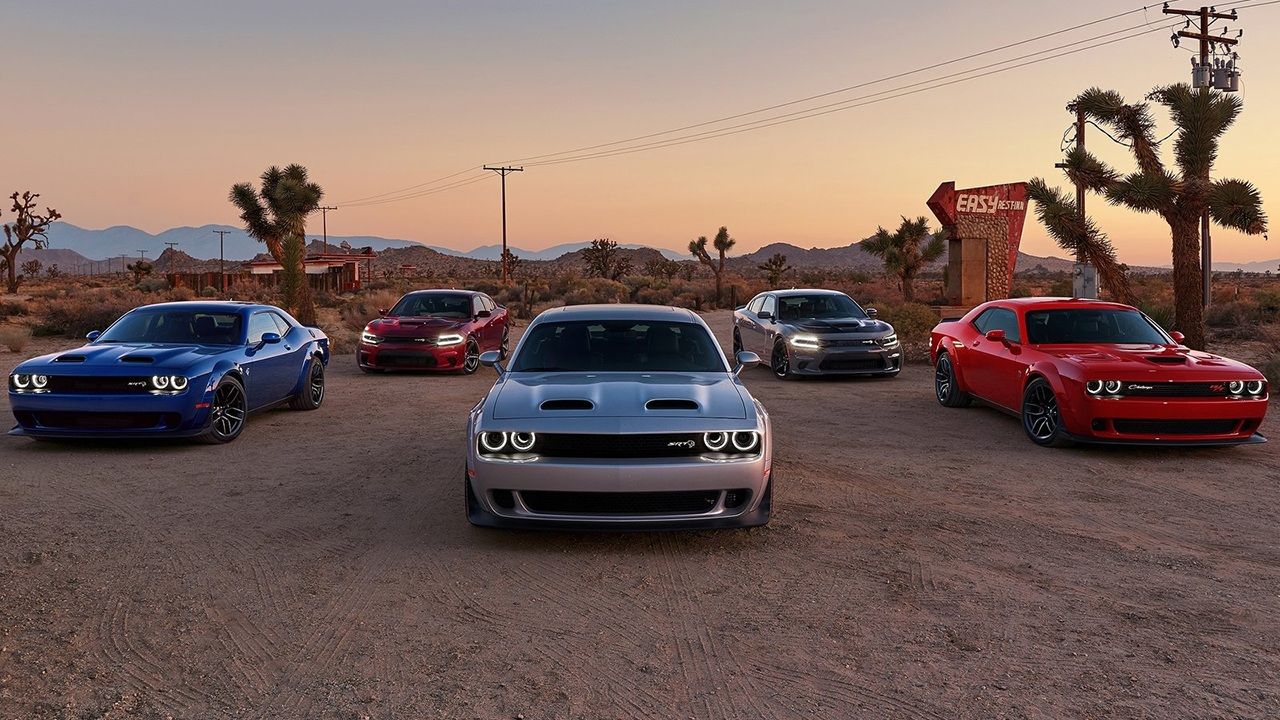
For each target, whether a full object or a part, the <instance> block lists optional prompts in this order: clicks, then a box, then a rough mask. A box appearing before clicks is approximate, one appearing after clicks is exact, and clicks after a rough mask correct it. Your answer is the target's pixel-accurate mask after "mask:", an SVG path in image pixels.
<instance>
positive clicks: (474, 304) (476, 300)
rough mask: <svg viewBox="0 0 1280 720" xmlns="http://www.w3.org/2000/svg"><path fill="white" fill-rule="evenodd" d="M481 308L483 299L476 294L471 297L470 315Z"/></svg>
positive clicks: (482, 307)
mask: <svg viewBox="0 0 1280 720" xmlns="http://www.w3.org/2000/svg"><path fill="white" fill-rule="evenodd" d="M483 309H484V301H483V300H481V299H480V296H479V295H476V296H475V297H473V298H471V315H472V316H474V315H475V314H476V313H478V312H480V311H481V310H483Z"/></svg>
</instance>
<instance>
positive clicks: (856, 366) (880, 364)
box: [818, 357, 884, 372]
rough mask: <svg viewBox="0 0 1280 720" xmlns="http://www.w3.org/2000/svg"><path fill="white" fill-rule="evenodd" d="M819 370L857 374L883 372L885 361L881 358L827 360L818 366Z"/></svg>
mask: <svg viewBox="0 0 1280 720" xmlns="http://www.w3.org/2000/svg"><path fill="white" fill-rule="evenodd" d="M818 369H819V370H834V371H844V372H857V371H859V370H883V369H884V361H883V360H881V359H880V358H879V357H871V358H854V359H843V358H826V359H824V360H823V361H822V363H821V364H820V365H818Z"/></svg>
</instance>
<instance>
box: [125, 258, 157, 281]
mask: <svg viewBox="0 0 1280 720" xmlns="http://www.w3.org/2000/svg"><path fill="white" fill-rule="evenodd" d="M125 270H128V271H129V272H131V273H133V284H134V285H137V284H138V283H140V282H142V278H144V277H146V276H148V275H150V274H151V263H149V262H147V261H146V260H138V261H137V262H135V263H132V264H130V265H128V266H126V267H125Z"/></svg>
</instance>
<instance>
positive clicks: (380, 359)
mask: <svg viewBox="0 0 1280 720" xmlns="http://www.w3.org/2000/svg"><path fill="white" fill-rule="evenodd" d="M465 348H466V343H460V344H458V345H450V346H447V347H440V346H438V345H433V344H430V343H429V342H424V343H417V342H395V341H383V342H381V343H378V344H377V345H370V344H368V343H365V342H361V343H360V344H359V345H358V346H357V348H356V362H358V363H359V364H360V366H361V367H365V368H369V369H372V370H415V371H425V372H452V371H454V370H458V369H461V368H462V361H463V356H464V355H465Z"/></svg>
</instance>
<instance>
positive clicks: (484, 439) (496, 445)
mask: <svg viewBox="0 0 1280 720" xmlns="http://www.w3.org/2000/svg"><path fill="white" fill-rule="evenodd" d="M506 446H507V434H506V433H504V432H482V433H480V447H482V448H484V449H485V450H488V451H489V452H502V449H503V448H505V447H506Z"/></svg>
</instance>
